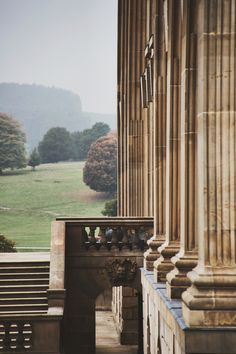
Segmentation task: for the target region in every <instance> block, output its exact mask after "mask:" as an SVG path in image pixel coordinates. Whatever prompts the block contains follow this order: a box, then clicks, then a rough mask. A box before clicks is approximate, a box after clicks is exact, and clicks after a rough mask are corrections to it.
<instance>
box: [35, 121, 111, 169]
mask: <svg viewBox="0 0 236 354" xmlns="http://www.w3.org/2000/svg"><path fill="white" fill-rule="evenodd" d="M109 131H110V127H109V125H108V124H105V123H101V122H99V123H96V124H94V125H93V126H92V128H91V129H85V130H83V131H81V132H80V131H78V132H73V133H70V132H69V131H68V130H67V129H66V128H61V127H55V128H51V129H49V130H48V132H47V133H46V134H45V135H44V137H43V140H42V141H41V142H40V143H39V145H38V154H39V158H40V161H41V163H54V162H59V161H68V160H75V161H81V160H86V159H87V155H88V151H89V148H90V146H91V144H92V143H93V142H94V141H96V140H97V139H98V138H100V137H102V136H104V135H106V134H107V133H108V132H109ZM33 153H35V150H34V152H33Z"/></svg>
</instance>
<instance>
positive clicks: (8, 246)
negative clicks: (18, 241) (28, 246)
mask: <svg viewBox="0 0 236 354" xmlns="http://www.w3.org/2000/svg"><path fill="white" fill-rule="evenodd" d="M0 252H17V250H16V248H15V242H14V241H12V240H9V239H7V238H6V237H5V236H3V235H0Z"/></svg>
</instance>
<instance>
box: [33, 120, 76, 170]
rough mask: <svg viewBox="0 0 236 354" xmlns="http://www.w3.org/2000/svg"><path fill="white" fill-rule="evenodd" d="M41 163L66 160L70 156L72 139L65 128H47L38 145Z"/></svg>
mask: <svg viewBox="0 0 236 354" xmlns="http://www.w3.org/2000/svg"><path fill="white" fill-rule="evenodd" d="M38 151H39V156H40V160H41V162H43V163H47V162H52V163H53V162H58V161H67V160H69V159H70V158H72V139H71V135H70V133H69V132H68V131H67V130H66V128H61V127H55V128H51V129H49V130H48V132H47V133H46V134H45V135H44V137H43V140H42V141H41V142H40V143H39V146H38Z"/></svg>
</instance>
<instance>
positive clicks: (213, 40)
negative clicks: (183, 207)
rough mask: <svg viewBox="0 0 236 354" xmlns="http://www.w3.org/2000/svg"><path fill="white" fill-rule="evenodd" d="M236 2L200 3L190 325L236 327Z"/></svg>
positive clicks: (186, 308)
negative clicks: (196, 240)
mask: <svg viewBox="0 0 236 354" xmlns="http://www.w3.org/2000/svg"><path fill="white" fill-rule="evenodd" d="M235 14H236V2H235V1H228V0H222V1H214V0H208V1H204V0H201V1H198V2H197V8H196V12H195V15H196V17H197V18H196V21H198V23H199V25H198V26H199V27H198V78H197V80H198V82H197V88H198V95H197V96H198V97H197V100H198V102H197V116H196V122H197V149H196V153H197V173H196V178H197V181H198V186H197V197H198V208H197V222H198V234H199V261H198V265H197V267H196V268H195V269H194V270H193V271H192V272H190V273H188V276H189V279H190V280H191V282H192V286H191V287H190V288H188V289H187V291H185V292H184V293H183V294H182V298H183V301H184V303H183V317H184V320H185V322H186V323H187V325H188V326H235V325H236V296H235V294H236V259H235V254H236V252H235V244H236V242H235V241H236V240H235V236H236V220H235V215H236V213H235V211H236V205H235V199H236V198H235V187H236V186H235V181H236V175H235V173H236V141H235V136H236V130H235V118H236V115H235V93H236V92H235V87H236V79H235V78H236V75H235V74H236V70H235V63H236V62H235V48H236V43H235V33H236V28H235Z"/></svg>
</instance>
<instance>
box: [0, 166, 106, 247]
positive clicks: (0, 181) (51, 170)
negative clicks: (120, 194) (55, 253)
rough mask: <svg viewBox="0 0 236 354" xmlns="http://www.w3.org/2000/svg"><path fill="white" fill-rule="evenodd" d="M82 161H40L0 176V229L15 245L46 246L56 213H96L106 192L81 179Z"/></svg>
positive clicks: (93, 214) (60, 214)
mask: <svg viewBox="0 0 236 354" xmlns="http://www.w3.org/2000/svg"><path fill="white" fill-rule="evenodd" d="M83 165H84V162H70V163H56V164H44V165H40V166H38V167H37V168H36V170H35V171H31V170H30V169H28V168H27V169H25V170H20V171H9V172H5V173H4V174H3V175H2V176H0V233H1V234H4V235H5V236H7V237H8V238H10V239H13V240H14V241H16V246H17V247H35V248H37V247H49V245H50V227H51V221H52V220H54V219H55V217H56V216H73V217H76V216H78V217H79V216H99V215H101V210H102V209H103V208H104V204H105V202H106V201H107V195H105V194H103V193H97V192H95V191H92V190H90V189H89V187H87V186H86V185H85V184H84V183H83Z"/></svg>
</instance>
